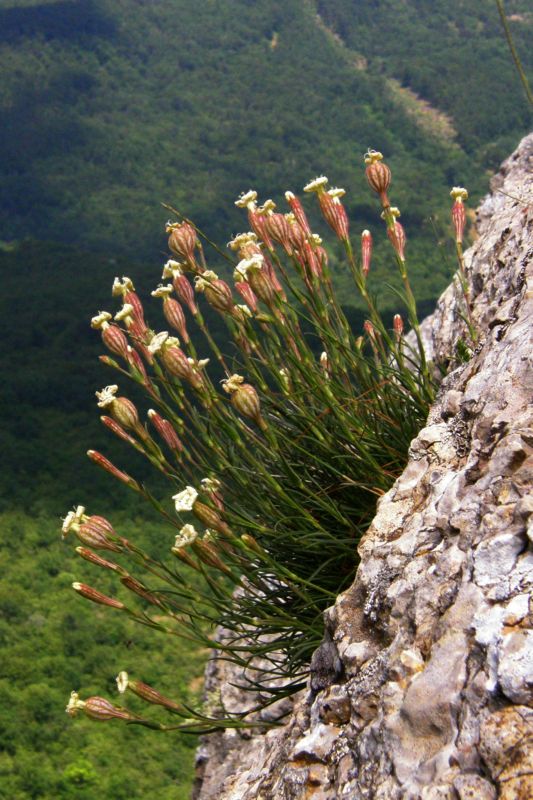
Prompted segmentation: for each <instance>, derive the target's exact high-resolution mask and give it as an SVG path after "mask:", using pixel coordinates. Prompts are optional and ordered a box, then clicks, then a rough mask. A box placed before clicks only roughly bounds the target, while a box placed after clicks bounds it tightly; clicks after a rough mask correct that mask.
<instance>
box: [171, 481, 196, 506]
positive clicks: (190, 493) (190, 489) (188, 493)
mask: <svg viewBox="0 0 533 800" xmlns="http://www.w3.org/2000/svg"><path fill="white" fill-rule="evenodd" d="M197 497H198V492H197V491H196V489H195V488H194V486H186V487H185V489H184V490H183V491H182V492H178V494H175V495H173V497H172V499H173V500H174V505H175V507H176V511H178V512H179V511H192V507H193V505H194V504H195V502H196V498H197Z"/></svg>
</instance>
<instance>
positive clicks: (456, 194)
mask: <svg viewBox="0 0 533 800" xmlns="http://www.w3.org/2000/svg"><path fill="white" fill-rule="evenodd" d="M450 197H453V199H454V200H459V202H460V203H462V202H463V200H468V192H467V191H466V189H463V187H462V186H454V187H453V189H452V190H451V192H450Z"/></svg>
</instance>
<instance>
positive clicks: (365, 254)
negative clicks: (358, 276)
mask: <svg viewBox="0 0 533 800" xmlns="http://www.w3.org/2000/svg"><path fill="white" fill-rule="evenodd" d="M371 259H372V234H371V233H370V231H366V230H365V231H363V233H362V234H361V270H362V272H363V275H364V276H365V278H366V277H367V275H368V273H369V272H370V261H371Z"/></svg>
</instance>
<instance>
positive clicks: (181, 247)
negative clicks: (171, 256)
mask: <svg viewBox="0 0 533 800" xmlns="http://www.w3.org/2000/svg"><path fill="white" fill-rule="evenodd" d="M166 232H167V233H168V234H169V237H168V246H169V248H170V249H171V250H172V252H173V253H175V254H176V255H177V256H180V257H181V258H183V259H184V260H185V261H186V262H187V264H189V265H190V266H193V267H194V268H195V267H196V260H195V257H194V250H195V248H196V244H197V236H196V231H195V229H194V228H193V226H192V225H191V224H190V222H175V223H171V222H169V223H167V227H166Z"/></svg>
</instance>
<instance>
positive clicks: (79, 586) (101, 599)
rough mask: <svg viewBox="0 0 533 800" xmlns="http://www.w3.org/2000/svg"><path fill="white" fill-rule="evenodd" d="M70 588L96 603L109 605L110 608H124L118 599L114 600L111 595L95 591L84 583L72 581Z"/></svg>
mask: <svg viewBox="0 0 533 800" xmlns="http://www.w3.org/2000/svg"><path fill="white" fill-rule="evenodd" d="M72 588H73V589H74V590H75V591H76V592H78V594H81V596H82V597H85V598H86V599H87V600H91V601H92V602H93V603H98V604H99V605H102V606H110V607H111V608H118V609H123V608H126V606H125V605H124V603H121V602H120V600H115V598H113V597H107V595H105V594H102V593H101V592H97V591H96V589H93V588H92V586H87V584H86V583H77V582H76V583H73V584H72Z"/></svg>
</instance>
